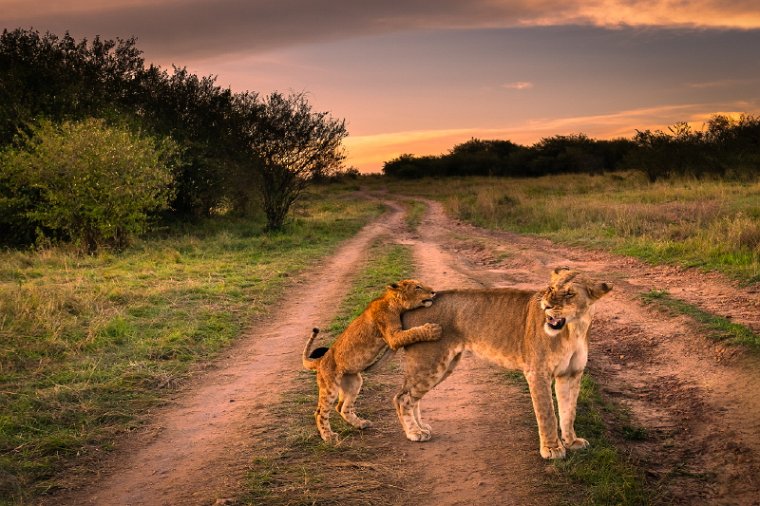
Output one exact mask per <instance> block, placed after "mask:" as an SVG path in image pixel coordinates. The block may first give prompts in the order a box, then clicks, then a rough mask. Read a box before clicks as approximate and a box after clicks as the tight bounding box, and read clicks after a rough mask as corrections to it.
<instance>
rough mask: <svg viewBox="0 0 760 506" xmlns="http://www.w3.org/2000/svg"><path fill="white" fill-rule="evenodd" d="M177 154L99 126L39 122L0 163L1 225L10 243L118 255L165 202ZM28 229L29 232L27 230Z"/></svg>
mask: <svg viewBox="0 0 760 506" xmlns="http://www.w3.org/2000/svg"><path fill="white" fill-rule="evenodd" d="M176 155H177V147H176V145H175V144H174V143H173V142H172V141H170V140H168V139H164V140H157V139H154V138H152V137H148V136H142V135H139V134H135V133H133V132H132V131H130V130H128V129H126V128H123V127H114V126H108V125H107V124H106V123H105V122H104V121H103V120H99V119H87V120H83V121H79V122H64V123H63V124H61V125H55V124H53V123H51V122H49V121H43V122H41V123H40V124H39V125H38V126H36V127H34V128H33V129H32V133H31V134H30V135H28V136H25V137H24V138H22V139H21V141H20V142H19V143H18V146H17V147H15V148H13V149H9V150H7V151H6V152H5V153H4V154H3V155H2V158H0V192H1V193H2V195H0V206H2V207H3V211H5V212H6V213H11V214H10V215H9V216H6V218H4V223H3V225H4V226H5V227H6V228H9V229H10V231H11V232H12V233H13V235H14V236H16V237H22V236H24V235H26V236H28V235H30V230H35V233H36V234H37V235H38V236H39V235H48V236H53V237H56V238H64V239H69V240H71V241H73V242H75V243H76V244H77V245H78V246H80V247H81V248H82V249H84V250H85V251H87V252H89V253H93V252H95V251H96V250H97V249H98V247H100V246H108V247H113V248H122V247H124V246H126V245H127V244H128V242H129V239H130V237H131V236H132V235H134V234H139V233H142V232H144V231H145V230H146V229H147V228H148V225H149V220H150V217H151V214H152V213H154V212H156V211H159V210H162V209H166V208H167V207H168V202H169V199H170V198H171V197H172V191H173V190H172V186H173V175H172V169H173V162H174V161H176V160H177V156H176ZM32 227H33V228H32Z"/></svg>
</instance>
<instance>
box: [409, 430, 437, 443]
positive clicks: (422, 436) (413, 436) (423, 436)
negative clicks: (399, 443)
mask: <svg viewBox="0 0 760 506" xmlns="http://www.w3.org/2000/svg"><path fill="white" fill-rule="evenodd" d="M431 437H433V436H432V435H431V434H430V432H422V431H420V432H412V433H409V432H407V434H406V438H407V439H408V440H409V441H415V442H418V443H422V442H425V441H430V438H431Z"/></svg>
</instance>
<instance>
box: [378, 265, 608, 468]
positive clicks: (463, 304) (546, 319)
mask: <svg viewBox="0 0 760 506" xmlns="http://www.w3.org/2000/svg"><path fill="white" fill-rule="evenodd" d="M611 289H612V286H611V285H610V284H608V283H601V282H597V281H594V280H592V279H589V278H588V277H586V276H584V275H583V274H582V273H580V272H578V271H574V270H570V269H568V268H567V267H561V268H558V269H556V270H555V271H554V273H553V274H552V278H551V284H550V286H549V287H548V288H547V289H546V290H543V291H540V292H531V291H526V290H517V289H512V288H496V289H483V290H451V291H443V292H439V293H438V296H437V297H436V301H435V305H434V306H433V307H431V308H428V309H419V310H415V311H411V312H408V313H406V314H405V315H403V317H402V321H403V325H404V327H405V328H407V327H414V326H415V325H419V324H420V323H421V322H437V323H439V324H440V325H441V327H442V328H443V336H442V337H441V339H440V340H439V341H436V342H433V343H419V344H415V345H414V346H410V347H408V348H406V353H405V355H406V357H405V369H406V370H405V375H404V385H403V387H402V389H401V391H400V392H399V393H398V394H397V395H396V396H395V398H394V400H393V401H394V404H395V406H396V411H397V413H398V415H399V420H400V421H401V425H402V426H403V427H404V431H405V432H406V436H407V438H408V439H410V440H412V441H427V440H428V439H430V434H431V433H430V426H429V425H427V424H423V423H422V421H421V419H420V411H419V403H420V399H421V398H422V397H423V396H424V395H425V394H426V393H427V392H428V391H430V390H431V389H432V388H433V387H435V386H436V385H437V384H438V383H440V382H441V381H443V380H444V379H445V378H446V377H447V376H448V375H449V374H451V372H452V371H453V370H454V367H456V365H457V363H458V362H459V359H460V357H461V354H462V352H463V351H465V350H471V351H473V352H474V353H476V354H478V355H480V356H481V357H483V358H486V359H488V360H490V361H492V362H495V363H497V364H500V365H502V366H503V367H506V368H509V369H518V370H521V371H523V373H524V375H525V378H526V380H527V381H528V386H529V388H530V396H531V399H532V401H533V409H534V411H535V414H536V420H537V422H538V434H539V439H540V452H541V456H542V457H544V458H551V459H555V458H563V457H564V456H565V449H566V448H569V449H573V450H574V449H579V448H585V447H587V446H588V441H586V440H585V439H582V438H579V437H577V436H576V434H575V430H574V428H573V426H574V423H575V407H576V403H577V400H578V392H579V390H580V382H581V376H582V375H583V369H584V368H585V367H586V359H587V355H588V330H589V327H590V325H591V316H592V307H591V305H592V304H593V303H594V302H596V301H597V300H598V299H599V298H600V297H602V296H603V295H604V294H606V293H607V292H609V291H610V290H611ZM561 318H564V319H565V321H564V326H562V325H561V320H560V319H561ZM549 323H551V324H554V325H555V326H561V328H560V329H559V330H557V329H552V328H551V327H550V326H549ZM552 381H555V386H554V390H555V393H556V395H557V404H558V407H559V420H560V428H561V431H562V442H560V439H559V437H558V434H557V419H556V416H555V413H554V403H553V402H552V390H551V388H552Z"/></svg>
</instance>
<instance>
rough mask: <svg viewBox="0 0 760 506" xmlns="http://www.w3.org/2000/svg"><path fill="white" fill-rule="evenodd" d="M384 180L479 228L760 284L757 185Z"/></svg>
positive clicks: (626, 177)
mask: <svg viewBox="0 0 760 506" xmlns="http://www.w3.org/2000/svg"><path fill="white" fill-rule="evenodd" d="M384 184H387V185H388V186H389V187H390V188H391V189H392V190H393V191H395V192H398V193H401V194H404V193H407V194H415V195H422V196H427V197H430V198H434V199H438V200H440V201H442V202H443V203H444V204H445V206H446V208H447V210H448V211H449V212H450V213H451V214H452V215H453V216H455V217H457V218H460V219H463V220H466V221H469V222H471V223H473V224H475V225H478V226H483V227H486V228H493V229H503V230H510V231H514V232H518V233H524V234H535V235H538V236H541V237H546V238H548V239H551V240H552V241H555V242H558V243H565V244H570V245H576V246H582V247H588V248H598V249H605V250H609V251H612V252H615V253H619V254H625V255H631V256H635V257H638V258H641V259H643V260H645V261H647V262H651V263H656V264H659V263H673V264H680V265H684V266H688V267H699V268H702V269H706V270H715V271H719V272H723V273H725V274H727V275H729V276H731V277H733V278H736V279H738V280H740V281H742V282H744V283H756V282H759V281H760V182H754V183H747V182H741V183H740V182H725V181H699V180H669V181H658V182H657V183H649V182H648V181H646V180H645V178H644V177H643V176H641V175H640V174H638V173H625V174H622V175H620V174H608V175H604V176H588V175H583V174H574V175H559V176H548V177H541V178H532V179H528V178H519V179H506V178H463V179H457V180H452V179H446V180H423V181H412V182H400V181H393V180H390V181H389V180H386V181H384Z"/></svg>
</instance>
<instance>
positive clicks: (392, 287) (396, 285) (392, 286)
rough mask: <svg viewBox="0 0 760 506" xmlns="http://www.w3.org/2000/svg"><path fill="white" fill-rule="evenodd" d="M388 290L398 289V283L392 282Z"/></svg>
mask: <svg viewBox="0 0 760 506" xmlns="http://www.w3.org/2000/svg"><path fill="white" fill-rule="evenodd" d="M386 288H387V289H388V290H398V283H391V284H390V285H388V286H387V287H386Z"/></svg>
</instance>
